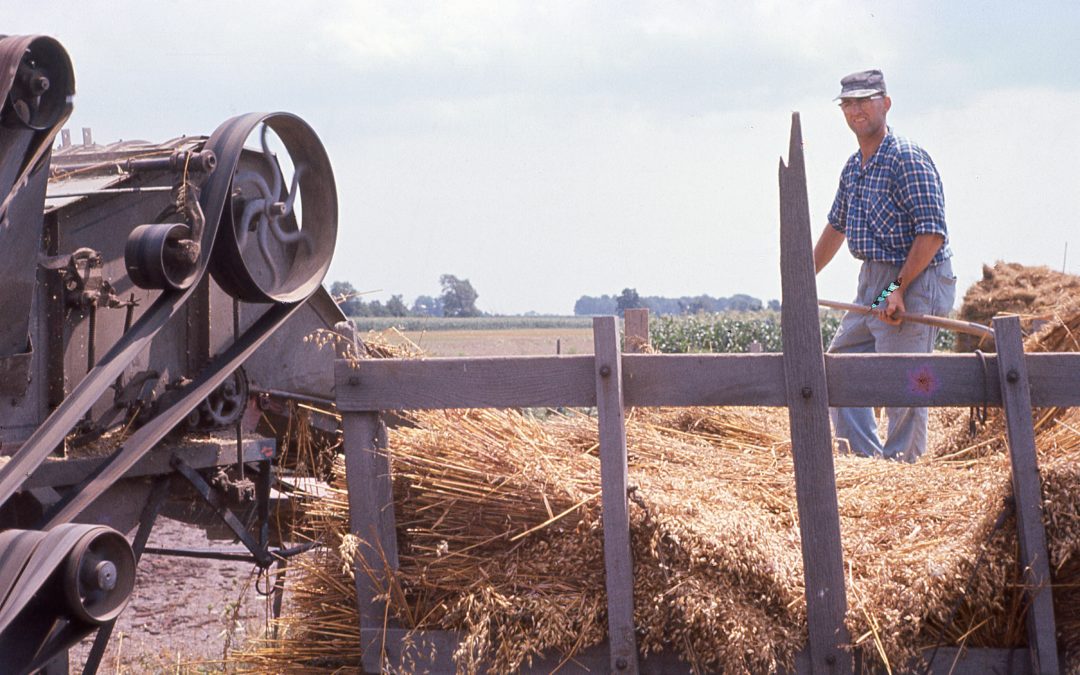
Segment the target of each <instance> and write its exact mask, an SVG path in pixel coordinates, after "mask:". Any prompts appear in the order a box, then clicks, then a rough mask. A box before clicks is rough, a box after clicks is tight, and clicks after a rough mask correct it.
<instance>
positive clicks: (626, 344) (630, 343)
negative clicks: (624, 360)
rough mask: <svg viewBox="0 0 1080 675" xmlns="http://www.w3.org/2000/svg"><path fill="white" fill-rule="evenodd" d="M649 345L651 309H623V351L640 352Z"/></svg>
mask: <svg viewBox="0 0 1080 675" xmlns="http://www.w3.org/2000/svg"><path fill="white" fill-rule="evenodd" d="M648 346H649V310H648V309H647V308H644V307H642V308H638V309H626V310H623V351H625V352H626V353H628V354H639V353H642V352H644V351H645V350H646V348H647V347H648Z"/></svg>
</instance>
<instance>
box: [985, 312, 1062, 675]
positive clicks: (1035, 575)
mask: <svg viewBox="0 0 1080 675" xmlns="http://www.w3.org/2000/svg"><path fill="white" fill-rule="evenodd" d="M994 340H995V342H996V343H997V351H998V358H997V363H998V380H999V381H1000V382H1001V401H1002V407H1003V408H1004V410H1005V425H1006V427H1007V428H1008V432H1009V459H1010V461H1011V463H1012V485H1013V497H1014V499H1015V500H1016V529H1017V534H1018V535H1019V539H1020V567H1021V570H1022V573H1023V578H1024V594H1025V595H1026V596H1027V600H1028V613H1027V634H1028V645H1029V646H1030V650H1031V660H1032V672H1033V673H1057V672H1058V671H1059V670H1060V668H1059V665H1058V653H1057V629H1056V627H1055V622H1054V603H1053V597H1052V595H1051V591H1050V564H1049V560H1048V559H1047V555H1048V554H1047V550H1046V530H1045V529H1044V528H1043V509H1042V481H1041V480H1040V478H1039V465H1038V459H1037V458H1036V456H1035V428H1034V426H1033V425H1032V422H1031V390H1030V388H1029V385H1028V374H1027V363H1026V362H1025V361H1024V341H1023V338H1022V337H1021V334H1020V318H1019V317H1016V316H1008V317H1002V318H999V319H994Z"/></svg>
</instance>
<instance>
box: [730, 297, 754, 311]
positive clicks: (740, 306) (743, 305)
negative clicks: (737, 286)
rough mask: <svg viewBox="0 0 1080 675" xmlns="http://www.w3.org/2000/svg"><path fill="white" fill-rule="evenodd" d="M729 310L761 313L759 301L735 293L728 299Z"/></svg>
mask: <svg viewBox="0 0 1080 675" xmlns="http://www.w3.org/2000/svg"><path fill="white" fill-rule="evenodd" d="M730 300H731V309H733V310H735V311H737V312H759V311H761V306H762V305H761V301H760V300H758V299H757V298H754V297H751V296H749V295H745V294H743V293H737V294H735V295H733V296H731V298H730Z"/></svg>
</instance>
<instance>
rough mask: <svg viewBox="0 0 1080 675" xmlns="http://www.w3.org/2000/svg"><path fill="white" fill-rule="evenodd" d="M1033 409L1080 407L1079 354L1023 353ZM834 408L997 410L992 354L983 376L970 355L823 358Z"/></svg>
mask: <svg viewBox="0 0 1080 675" xmlns="http://www.w3.org/2000/svg"><path fill="white" fill-rule="evenodd" d="M1023 360H1024V362H1025V363H1026V365H1027V368H1028V374H1029V376H1030V378H1031V402H1032V404H1033V405H1035V406H1036V407H1040V408H1041V407H1048V406H1053V405H1060V406H1074V405H1080V354H1077V353H1063V354H1028V355H1026V356H1025V357H1024V359H1023ZM825 371H826V373H827V374H828V378H829V403H830V405H834V406H854V405H872V406H882V405H890V406H904V405H910V406H915V407H923V406H942V405H975V404H979V403H982V401H983V398H984V396H985V398H986V401H987V403H988V404H989V405H994V406H997V405H1001V388H1000V386H999V382H998V360H997V355H995V354H987V355H986V371H985V376H984V371H983V368H982V365H981V363H980V362H979V359H978V357H977V356H975V355H974V354H826V356H825Z"/></svg>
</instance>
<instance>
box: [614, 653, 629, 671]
mask: <svg viewBox="0 0 1080 675" xmlns="http://www.w3.org/2000/svg"><path fill="white" fill-rule="evenodd" d="M615 667H616V668H618V669H619V670H626V669H627V668H629V667H630V662H629V661H627V660H626V657H625V656H620V657H619V658H617V659H615Z"/></svg>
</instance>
